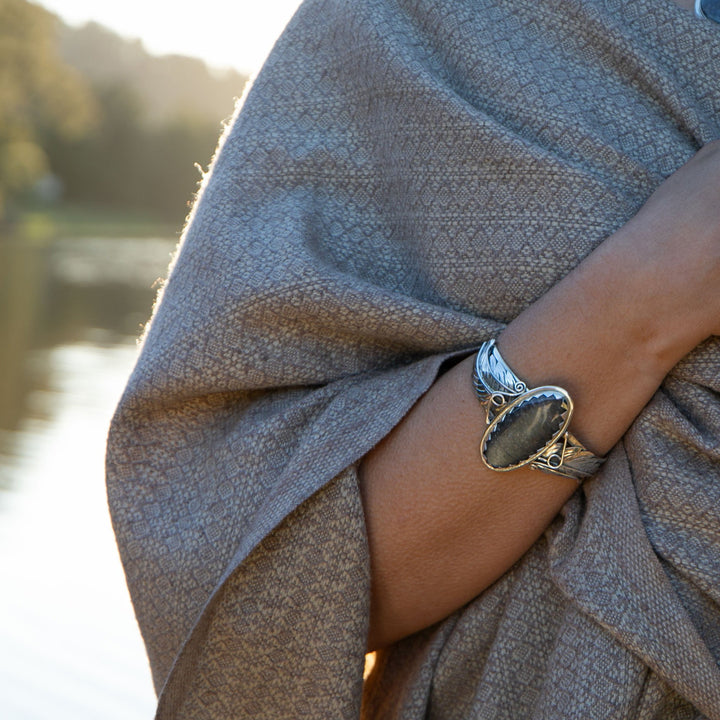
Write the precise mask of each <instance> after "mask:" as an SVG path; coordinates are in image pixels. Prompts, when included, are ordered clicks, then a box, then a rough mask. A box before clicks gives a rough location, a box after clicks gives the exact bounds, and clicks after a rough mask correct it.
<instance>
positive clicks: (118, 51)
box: [0, 0, 299, 720]
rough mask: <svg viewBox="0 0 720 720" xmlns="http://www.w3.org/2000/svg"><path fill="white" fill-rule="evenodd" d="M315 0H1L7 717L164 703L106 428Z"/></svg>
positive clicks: (95, 719) (2, 688) (0, 566)
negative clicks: (222, 167)
mask: <svg viewBox="0 0 720 720" xmlns="http://www.w3.org/2000/svg"><path fill="white" fill-rule="evenodd" d="M298 4H299V0H265V2H263V3H258V2H254V1H253V0H250V1H245V0H236V1H235V2H232V3H228V2H223V1H222V0H204V1H203V2H202V3H185V4H183V3H177V2H175V3H169V2H165V1H161V0H142V1H141V2H140V1H138V0H124V2H122V3H119V2H97V1H96V0H41V1H40V2H27V1H26V0H0V717H1V718H3V719H4V720H31V719H32V720H35V719H38V720H40V719H42V720H47V719H48V718H53V720H61V719H64V718H73V720H85V719H86V718H87V719H88V720H89V719H90V718H92V720H103V719H105V718H107V719H110V720H112V719H115V718H117V719H118V720H119V719H122V720H135V719H138V720H139V719H141V718H151V717H152V716H153V712H154V694H153V691H152V687H151V684H150V676H149V671H148V669H147V662H146V659H145V654H144V650H143V647H142V643H141V641H140V637H139V634H138V631H137V627H136V624H135V620H134V617H133V613H132V609H131V606H130V601H129V598H128V596H127V590H126V588H125V582H124V578H123V574H122V570H121V567H120V563H119V559H118V555H117V551H116V548H115V543H114V539H113V536H112V531H111V528H110V520H109V517H108V513H107V507H106V501H105V488H104V476H103V457H104V443H105V434H106V431H107V426H108V423H109V420H110V416H111V414H112V411H113V408H114V406H115V403H116V402H117V399H118V397H119V395H120V393H121V391H122V388H123V386H124V383H125V381H126V379H127V376H128V374H129V372H130V370H131V368H132V365H133V362H134V358H135V352H136V341H137V338H138V335H139V334H140V332H141V330H142V326H143V324H144V323H145V322H146V321H147V318H148V316H149V313H150V309H151V306H152V302H153V298H154V295H155V292H156V289H157V286H158V283H159V282H160V281H161V279H162V278H163V277H164V276H165V272H166V267H167V264H168V262H169V259H170V256H171V254H172V252H173V250H174V248H175V246H176V244H177V241H178V238H179V233H180V229H181V228H182V224H183V220H184V217H185V215H186V213H187V211H188V203H189V202H191V200H192V197H193V193H194V192H195V191H196V189H197V183H198V181H199V179H200V170H201V169H206V168H207V166H208V163H209V161H210V158H211V156H212V152H213V149H214V147H215V144H216V142H217V139H218V136H219V134H220V131H221V128H222V124H223V121H224V120H226V119H227V118H228V117H229V116H230V115H231V113H232V111H233V107H234V103H235V100H236V98H238V97H239V96H240V95H241V94H242V91H243V88H244V86H245V84H246V82H247V78H248V77H249V76H251V75H252V74H254V73H255V72H256V71H257V70H258V69H259V67H260V65H261V64H262V61H263V59H264V57H265V56H266V54H267V53H268V51H269V50H270V48H271V46H272V44H273V42H274V41H275V39H276V38H277V36H278V34H279V33H280V32H281V31H282V29H283V27H284V25H285V24H286V22H287V20H288V19H289V18H290V17H291V15H292V13H293V12H294V11H295V9H296V7H297V5H298Z"/></svg>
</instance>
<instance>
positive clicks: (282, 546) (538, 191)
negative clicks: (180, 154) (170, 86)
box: [107, 0, 720, 720]
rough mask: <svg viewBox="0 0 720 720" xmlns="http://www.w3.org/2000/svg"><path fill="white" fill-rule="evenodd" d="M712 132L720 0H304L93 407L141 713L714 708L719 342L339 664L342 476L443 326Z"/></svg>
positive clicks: (719, 534) (393, 413) (542, 269)
mask: <svg viewBox="0 0 720 720" xmlns="http://www.w3.org/2000/svg"><path fill="white" fill-rule="evenodd" d="M717 138H720V26H717V25H714V24H712V23H710V22H702V21H699V20H697V19H695V18H694V17H693V15H692V14H691V13H689V12H687V11H684V10H682V9H680V8H679V7H678V6H676V5H675V4H674V3H672V2H671V1H670V0H623V1H621V0H562V2H559V1H558V0H533V2H510V1H509V0H453V1H452V2H446V1H444V0H412V1H411V0H307V2H305V3H304V5H302V6H301V8H300V10H299V11H298V13H297V14H296V16H295V17H294V18H293V20H292V21H291V22H290V24H289V25H288V27H287V29H286V31H285V32H284V34H283V35H282V37H281V38H280V40H279V41H278V43H277V45H276V47H275V49H274V50H273V52H272V53H271V55H270V56H269V58H268V60H267V62H266V64H265V66H264V68H263V69H262V71H261V72H260V73H259V75H258V76H257V78H256V79H255V80H254V82H253V84H252V86H251V88H250V89H249V92H248V93H247V95H246V97H245V98H244V100H243V102H242V103H241V106H240V109H239V112H237V113H236V116H235V117H234V118H233V120H232V123H231V125H230V126H229V128H228V129H227V131H226V133H225V134H224V137H223V139H222V140H221V143H220V146H219V149H218V152H217V154H216V157H215V159H214V161H213V164H212V167H211V170H210V172H209V174H208V176H207V178H206V179H205V181H204V184H203V187H202V190H201V192H200V195H199V198H198V200H197V202H196V204H195V207H194V209H193V212H192V214H191V216H190V218H189V221H188V225H187V227H186V230H185V232H184V234H183V238H182V241H181V244H180V247H179V252H178V254H177V257H176V260H175V261H174V264H173V267H172V269H171V273H170V277H169V280H168V282H167V285H166V287H165V288H164V289H163V291H162V293H161V298H160V300H159V302H158V304H157V307H156V310H155V312H154V316H153V318H152V321H151V323H150V325H149V329H148V331H147V333H146V336H145V337H144V340H143V344H142V348H141V353H140V356H139V360H138V362H137V365H136V367H135V370H134V372H133V374H132V377H131V378H130V381H129V384H128V387H127V389H126V391H125V394H124V395H123V398H122V400H121V402H120V405H119V407H118V410H117V412H116V415H115V417H114V420H113V423H112V426H111V430H110V435H109V440H108V464H107V468H108V499H109V504H110V508H111V513H112V518H113V523H114V528H115V532H116V535H117V538H118V544H119V547H120V552H121V557H122V560H123V563H124V566H125V570H126V575H127V580H128V585H129V588H130V591H131V595H132V599H133V603H134V606H135V611H136V614H137V618H138V621H139V624H140V628H141V631H142V634H143V638H144V640H145V643H146V647H147V651H148V656H149V658H150V664H151V667H152V672H153V678H154V682H155V687H156V689H157V691H158V693H159V695H160V698H159V707H158V714H157V717H158V718H162V719H170V718H173V719H176V718H192V719H193V720H198V719H202V718H212V719H213V720H221V719H224V718H228V719H229V718H246V717H265V718H273V719H281V718H303V717H307V718H311V717H312V718H354V717H357V716H358V714H359V713H360V711H361V702H362V703H363V709H362V712H363V713H364V715H365V716H366V717H368V718H407V719H411V718H412V719H415V718H425V717H427V718H434V719H437V720H445V719H449V718H471V717H472V718H493V719H497V718H509V719H510V718H512V719H513V720H517V718H532V719H534V720H540V719H541V718H564V719H572V718H578V719H579V718H582V719H583V720H587V718H603V720H607V719H608V718H629V717H633V718H648V719H649V718H657V719H659V718H696V717H708V718H711V719H713V720H720V669H719V668H718V661H719V660H720V605H719V603H720V394H719V393H720V354H719V347H718V341H717V340H710V341H708V342H706V343H705V344H704V345H702V346H701V347H699V348H697V349H696V350H695V351H694V352H693V353H692V354H691V355H690V356H689V357H688V358H686V359H685V360H684V361H683V362H682V363H681V364H680V365H679V366H678V367H677V368H675V369H674V370H673V372H672V373H671V374H670V375H669V376H668V378H667V380H666V382H665V383H664V385H663V386H662V388H660V390H659V391H658V392H657V393H656V395H655V397H654V398H653V399H652V401H651V402H650V403H649V405H648V406H647V407H646V408H645V409H644V410H643V412H642V413H641V414H640V416H639V417H638V418H637V420H636V422H635V423H634V425H633V426H632V428H631V429H630V431H629V432H628V433H627V435H626V436H625V437H624V438H623V440H622V442H621V443H619V445H618V446H617V447H616V448H614V450H613V451H612V453H611V456H610V459H609V460H608V462H607V463H606V465H605V466H604V467H603V469H602V471H601V472H600V473H599V475H598V476H597V477H596V478H594V479H593V480H591V481H589V482H587V483H586V484H585V486H584V488H583V489H582V490H580V491H578V493H576V494H575V496H574V497H573V498H572V499H571V500H570V501H569V502H568V504H567V505H566V506H565V508H564V509H563V512H562V513H561V514H560V516H559V517H558V518H557V519H556V520H555V522H554V523H553V525H552V526H551V527H550V528H549V530H548V532H547V533H546V534H545V535H544V536H543V537H542V538H540V539H539V540H538V542H537V543H536V544H535V546H534V547H533V548H532V549H531V550H530V551H529V552H528V553H527V555H526V556H525V557H524V558H523V559H522V560H521V561H520V562H518V563H517V564H516V565H515V566H514V567H513V568H512V569H511V570H510V571H509V572H508V573H507V574H506V575H505V576H503V577H502V578H501V579H500V580H499V581H498V582H496V583H495V584H494V585H493V586H492V587H491V588H489V589H488V590H487V591H486V592H484V593H483V594H482V595H481V596H479V597H478V598H477V599H475V600H474V601H473V602H472V603H470V604H469V605H468V606H467V607H465V608H462V609H461V610H459V611H457V612H456V613H455V614H454V615H452V616H451V617H450V618H448V619H447V620H446V621H444V622H441V623H439V624H438V625H437V626H435V627H433V628H429V629H428V630H426V631H423V632H422V633H418V634H417V635H414V636H412V637H410V638H408V639H406V640H404V641H402V642H400V643H398V644H397V645H395V646H393V647H392V648H390V649H389V650H387V651H384V652H383V653H380V654H379V656H378V659H377V663H376V667H375V669H374V671H373V673H372V675H371V677H370V679H369V680H368V682H367V684H366V686H365V688H364V689H363V678H362V671H363V655H364V648H365V634H366V631H367V622H368V619H367V618H368V604H369V601H368V595H369V582H370V571H369V559H368V550H367V543H366V539H365V528H364V523H363V513H362V506H361V503H360V499H359V493H358V487H357V476H356V467H357V463H358V461H359V460H360V459H361V458H362V457H363V455H364V454H365V453H367V452H368V451H369V450H370V449H371V448H372V447H373V446H374V445H375V444H376V443H377V442H379V441H380V440H381V439H382V438H383V437H384V436H385V435H386V434H387V433H388V432H389V431H390V430H391V429H392V428H393V427H394V426H395V425H396V424H397V423H398V422H399V421H400V420H401V419H402V417H403V416H404V415H405V414H406V413H407V411H408V410H409V408H410V407H412V405H413V403H414V402H415V401H416V400H417V399H418V398H419V397H420V396H421V395H422V394H423V393H424V392H425V391H426V390H427V388H428V387H429V386H430V385H431V384H432V382H433V381H434V379H435V377H436V376H437V373H438V372H439V371H440V369H441V367H442V365H443V363H444V362H445V361H446V360H447V359H448V358H450V357H452V356H453V355H455V354H458V353H463V352H467V351H469V350H471V349H472V348H475V347H477V346H478V345H479V344H480V343H481V342H482V341H484V340H485V339H487V338H489V337H491V336H494V335H497V334H498V333H499V332H500V331H501V330H502V328H503V327H504V325H505V324H506V323H507V322H509V321H510V320H511V319H512V318H514V317H515V316H516V315H517V314H518V313H520V312H521V311H522V310H523V308H525V307H527V305H528V304H530V303H532V302H533V301H534V300H536V299H537V298H538V297H540V296H541V295H542V294H543V292H545V291H546V290H547V289H548V288H550V287H551V286H553V285H554V284H555V283H556V282H557V281H558V280H559V279H560V278H562V277H563V276H565V275H566V274H567V273H568V272H569V271H570V270H571V269H572V268H573V267H574V266H575V265H577V263H578V262H580V261H581V260H582V258H584V257H585V256H586V255H587V254H589V253H590V252H591V251H592V250H593V249H594V248H595V247H597V245H598V244H599V243H601V242H602V241H603V240H604V239H605V238H606V237H608V236H609V235H610V234H612V233H613V232H614V231H615V230H616V229H617V228H618V227H620V226H621V225H623V224H624V223H625V222H627V220H628V219H629V218H631V217H632V216H633V215H634V214H635V213H636V212H637V210H638V209H639V208H640V207H641V206H642V205H643V203H644V202H645V201H646V199H647V198H648V197H649V195H650V194H651V193H652V191H653V190H654V189H655V188H656V187H657V186H658V185H659V184H660V183H661V182H662V181H663V180H664V179H665V178H666V177H667V176H668V175H669V174H671V173H672V172H673V171H674V170H675V169H677V168H678V167H680V166H681V165H682V164H683V163H684V162H686V161H687V160H688V159H689V158H690V157H691V156H692V155H693V154H694V153H695V152H696V151H697V150H698V149H699V148H700V147H701V146H702V145H704V144H705V143H707V142H709V141H711V140H714V139H717ZM568 311H569V312H572V311H573V309H568ZM560 331H561V329H559V332H560ZM608 392H612V388H608ZM479 435H480V429H478V436H479ZM498 482H509V480H508V479H506V478H505V477H504V476H503V477H502V478H499V479H498ZM398 512H402V509H401V508H399V509H398ZM421 601H422V599H421V598H419V599H418V602H421ZM363 693H364V699H363Z"/></svg>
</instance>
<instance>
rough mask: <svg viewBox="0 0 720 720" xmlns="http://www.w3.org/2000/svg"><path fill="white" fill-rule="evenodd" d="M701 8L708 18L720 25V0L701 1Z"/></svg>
mask: <svg viewBox="0 0 720 720" xmlns="http://www.w3.org/2000/svg"><path fill="white" fill-rule="evenodd" d="M700 7H701V8H702V11H703V12H704V13H705V15H706V16H707V17H709V18H710V19H711V20H714V21H715V22H716V23H720V0H701V2H700Z"/></svg>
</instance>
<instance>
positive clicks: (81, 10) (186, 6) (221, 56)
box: [35, 0, 300, 73]
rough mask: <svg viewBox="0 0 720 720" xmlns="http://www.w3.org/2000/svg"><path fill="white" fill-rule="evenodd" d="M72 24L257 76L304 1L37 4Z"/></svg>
mask: <svg viewBox="0 0 720 720" xmlns="http://www.w3.org/2000/svg"><path fill="white" fill-rule="evenodd" d="M35 2H36V4H38V5H42V6H43V7H45V8H47V9H48V10H50V11H52V12H54V13H56V14H57V15H59V16H60V17H61V18H62V19H63V20H64V21H65V22H67V23H68V24H71V25H81V24H84V23H86V22H89V21H94V22H98V23H100V24H101V25H104V26H105V27H107V28H109V29H110V30H113V31H115V32H116V33H118V34H120V35H123V36H125V37H128V38H138V39H140V40H141V41H142V42H143V45H144V46H145V48H146V49H147V50H148V51H149V52H151V53H154V54H158V55H162V54H169V53H177V54H180V55H190V56H194V57H199V58H202V59H203V60H205V61H206V62H207V63H208V64H210V65H212V66H213V67H218V68H223V67H234V68H236V69H238V70H240V71H241V72H243V73H253V72H255V71H256V70H257V69H258V68H259V67H260V65H261V64H262V62H263V60H264V59H265V57H266V56H267V53H268V52H269V50H270V49H271V47H272V45H273V43H274V42H275V40H276V38H277V36H278V35H279V34H280V32H281V31H282V29H283V28H284V27H285V25H286V24H287V21H288V20H289V19H290V17H292V14H293V13H294V12H295V10H296V9H297V6H298V5H299V4H300V0H262V1H258V0H235V1H234V2H228V1H226V0H203V1H202V2H193V3H183V2H177V1H176V2H167V0H123V2H114V1H112V0H102V1H101V2H98V0H35Z"/></svg>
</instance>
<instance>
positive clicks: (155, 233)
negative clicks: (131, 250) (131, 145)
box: [0, 204, 183, 244]
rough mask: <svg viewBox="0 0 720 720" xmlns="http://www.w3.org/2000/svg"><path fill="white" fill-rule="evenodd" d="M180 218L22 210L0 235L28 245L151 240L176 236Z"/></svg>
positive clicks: (59, 208) (82, 209) (95, 210)
mask: <svg viewBox="0 0 720 720" xmlns="http://www.w3.org/2000/svg"><path fill="white" fill-rule="evenodd" d="M182 225H183V218H178V220H177V221H176V222H172V221H169V220H166V219H164V218H160V217H157V216H153V215H150V214H143V213H138V212H136V211H130V210H128V211H125V210H118V209H116V208H107V207H103V206H96V205H66V204H61V205H55V206H52V207H49V206H45V207H42V206H37V207H25V208H22V209H21V210H19V211H18V212H17V214H16V216H15V217H14V218H13V221H12V223H9V224H8V225H7V226H5V227H2V226H0V238H1V237H2V236H6V237H14V238H20V239H22V240H27V241H29V242H35V243H41V244H43V243H49V242H51V241H52V240H54V239H57V238H64V237H72V238H97V237H104V238H125V237H127V238H151V237H162V238H172V237H179V234H180V231H181V229H182Z"/></svg>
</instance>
